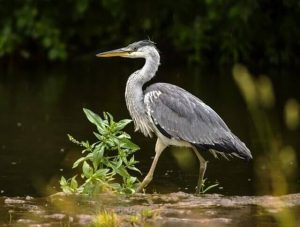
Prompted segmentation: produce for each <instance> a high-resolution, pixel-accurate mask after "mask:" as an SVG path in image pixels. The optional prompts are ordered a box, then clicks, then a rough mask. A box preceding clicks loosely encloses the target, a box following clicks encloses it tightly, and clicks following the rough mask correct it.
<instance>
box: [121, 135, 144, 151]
mask: <svg viewBox="0 0 300 227" xmlns="http://www.w3.org/2000/svg"><path fill="white" fill-rule="evenodd" d="M120 141H121V144H120V146H121V147H123V148H128V149H130V150H132V151H137V150H139V149H140V147H139V146H138V145H136V144H134V143H133V142H131V141H130V140H129V139H126V138H123V139H121V140H120Z"/></svg>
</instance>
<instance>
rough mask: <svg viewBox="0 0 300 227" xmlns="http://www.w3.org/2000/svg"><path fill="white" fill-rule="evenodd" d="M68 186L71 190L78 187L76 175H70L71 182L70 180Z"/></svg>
mask: <svg viewBox="0 0 300 227" xmlns="http://www.w3.org/2000/svg"><path fill="white" fill-rule="evenodd" d="M70 187H71V189H73V190H76V189H77V188H78V183H77V180H76V176H74V177H72V179H71V182H70Z"/></svg>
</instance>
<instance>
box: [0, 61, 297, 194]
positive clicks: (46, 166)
mask: <svg viewBox="0 0 300 227" xmlns="http://www.w3.org/2000/svg"><path fill="white" fill-rule="evenodd" d="M97 60H98V59H97ZM141 65H142V62H139V61H138V62H135V61H134V62H132V61H129V60H127V59H126V60H123V59H115V60H112V61H94V62H93V61H91V62H90V63H88V64H87V63H84V62H79V63H78V64H72V65H69V66H63V67H62V66H61V67H58V66H56V67H50V66H48V67H35V68H34V69H31V68H23V69H17V68H14V70H13V71H12V72H2V73H1V77H0V110H1V111H0V125H1V127H0V151H1V152H0V193H1V194H2V195H7V196H14V195H16V196H22V195H45V194H49V193H52V192H56V191H57V190H59V188H58V184H57V182H58V178H60V176H61V175H66V176H70V174H71V173H73V172H72V170H71V164H72V163H73V161H74V160H75V159H76V158H77V157H78V156H79V155H80V152H79V149H78V147H76V146H74V145H73V144H71V143H70V142H69V141H68V139H67V136H66V134H67V133H70V134H72V135H73V136H74V137H75V138H78V139H90V140H91V141H93V135H92V130H93V126H92V125H90V123H89V122H88V121H87V120H86V118H85V116H84V114H83V112H82V108H83V107H86V108H89V109H91V110H93V111H95V112H98V113H101V112H102V111H109V112H110V113H112V114H113V115H114V116H115V118H116V119H122V118H129V115H128V111H127V109H126V105H125V100H124V90H125V84H126V80H127V78H128V75H129V74H130V73H132V72H133V71H134V70H135V69H137V68H139V67H140V66H141ZM272 76H273V77H272V78H273V82H274V86H275V92H276V95H277V99H276V104H277V105H276V108H275V109H274V110H272V111H271V112H270V113H269V114H270V118H272V119H273V118H275V117H274V116H277V115H279V114H281V112H282V110H281V109H280V108H282V106H283V104H284V102H285V100H286V99H287V98H288V97H295V98H297V97H298V98H300V94H299V92H297V89H298V88H297V84H298V81H297V80H298V79H299V77H296V76H292V75H290V74H289V75H287V73H286V75H281V74H278V75H277V74H275V75H272ZM154 81H163V82H170V83H173V84H176V85H179V86H181V87H183V88H185V89H187V90H189V91H191V92H192V93H193V94H195V95H197V96H198V97H200V98H201V99H202V100H203V101H205V102H206V103H207V104H209V105H210V106H211V107H212V108H214V109H215V110H216V111H217V112H218V113H219V114H220V116H221V117H222V118H223V119H224V120H225V122H226V123H227V124H228V126H229V127H230V128H231V129H232V131H233V132H234V133H235V134H236V135H238V136H239V137H240V138H241V139H242V140H243V141H244V142H245V143H246V144H247V145H248V146H249V148H250V149H251V151H252V153H253V156H254V158H255V157H257V156H258V155H259V154H260V152H261V151H260V150H259V149H260V147H259V146H258V145H257V144H258V141H257V139H258V138H257V137H256V132H255V131H253V123H252V120H251V118H250V116H249V113H248V111H247V107H246V105H245V103H244V101H243V99H242V97H241V95H240V93H239V91H238V89H237V86H236V85H235V83H234V81H233V79H232V76H231V71H230V70H227V71H226V70H223V72H222V73H221V74H220V73H215V72H209V71H199V69H195V68H189V69H188V68H187V67H174V66H168V65H162V66H161V68H160V70H159V72H158V76H157V77H156V78H155V80H154ZM279 116H280V115H279ZM279 119H282V116H280V117H279ZM274 122H275V124H276V125H277V126H278V127H280V128H281V129H280V130H281V132H280V133H282V134H283V135H284V137H286V138H284V139H286V140H287V141H288V142H290V143H291V144H292V145H294V146H295V148H299V147H300V141H299V136H300V132H299V130H298V131H294V132H289V131H287V130H284V128H283V127H282V126H281V125H280V124H281V122H280V121H279V125H278V122H276V119H275V121H274ZM127 131H128V132H129V133H130V134H131V135H132V136H133V140H134V141H135V142H136V143H137V144H138V145H140V146H141V151H140V152H139V153H138V154H137V160H139V161H140V165H139V167H140V168H141V170H142V171H143V172H146V171H148V169H149V166H150V162H151V157H152V156H153V154H154V143H155V140H154V139H149V138H145V137H144V136H143V135H142V134H140V133H134V132H133V127H132V125H131V126H130V127H128V128H127ZM204 156H205V157H206V158H207V159H209V161H210V162H209V164H208V169H207V172H206V177H207V178H208V179H209V181H210V183H214V182H215V181H218V182H219V184H220V187H219V188H217V189H216V190H215V191H213V192H217V193H222V194H227V195H251V194H255V193H256V192H255V191H256V188H255V187H256V186H255V183H254V182H255V176H254V171H253V162H250V163H245V162H244V161H242V160H238V159H233V160H231V161H230V162H228V161H226V160H224V159H222V158H221V159H220V160H216V159H214V158H212V156H211V155H206V154H204ZM261 168H263V166H261ZM197 174H198V163H197V161H196V158H195V157H194V156H193V154H192V152H190V151H187V150H185V151H184V152H181V151H180V149H175V148H168V150H167V151H166V152H164V153H163V155H162V156H161V158H160V161H159V163H158V167H157V170H156V173H155V178H154V180H153V183H152V184H151V185H150V187H149V190H148V192H161V193H168V192H174V191H186V192H192V193H193V192H194V191H195V185H196V181H197ZM232 179H234V182H235V183H234V184H232ZM290 183H291V184H294V185H295V186H294V187H293V191H294V192H297V190H298V189H299V188H300V187H299V185H300V177H299V176H297V177H296V178H295V180H294V181H293V182H290ZM293 191H292V192H293ZM1 194H0V195H1Z"/></svg>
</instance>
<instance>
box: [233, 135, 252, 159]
mask: <svg viewBox="0 0 300 227" xmlns="http://www.w3.org/2000/svg"><path fill="white" fill-rule="evenodd" d="M232 137H233V141H232V143H233V144H234V146H233V149H232V154H233V155H235V156H237V157H239V158H242V159H246V160H247V161H249V160H250V159H252V154H251V152H250V150H249V148H248V147H247V146H246V145H245V143H243V142H242V141H241V140H240V139H239V138H238V137H237V136H236V135H234V134H232Z"/></svg>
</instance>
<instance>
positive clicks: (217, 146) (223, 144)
mask: <svg viewBox="0 0 300 227" xmlns="http://www.w3.org/2000/svg"><path fill="white" fill-rule="evenodd" d="M194 145H195V146H196V147H197V148H198V149H199V150H209V151H211V153H212V154H213V155H214V156H215V157H217V154H220V155H222V156H223V157H226V158H227V156H229V157H230V156H236V157H238V158H241V159H245V160H247V161H249V160H250V159H252V155H251V152H250V150H249V149H248V147H247V146H246V145H245V143H243V142H242V141H241V140H240V139H239V138H238V137H237V136H236V135H234V134H233V133H231V134H230V135H228V137H227V138H226V139H224V138H222V139H220V140H219V141H218V142H216V143H214V144H194Z"/></svg>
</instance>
